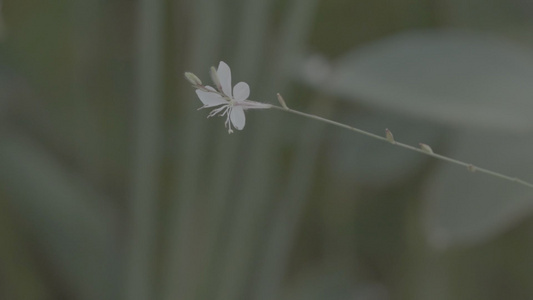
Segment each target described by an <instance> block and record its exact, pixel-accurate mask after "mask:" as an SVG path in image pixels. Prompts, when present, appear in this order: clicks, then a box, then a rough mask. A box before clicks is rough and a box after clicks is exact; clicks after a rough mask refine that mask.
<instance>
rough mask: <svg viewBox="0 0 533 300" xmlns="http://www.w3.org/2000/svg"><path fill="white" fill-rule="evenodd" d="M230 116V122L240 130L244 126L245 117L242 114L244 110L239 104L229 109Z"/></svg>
mask: <svg viewBox="0 0 533 300" xmlns="http://www.w3.org/2000/svg"><path fill="white" fill-rule="evenodd" d="M230 118H231V124H233V126H235V128H237V129H239V130H242V129H243V128H244V124H245V123H246V117H245V116H244V110H243V109H242V107H240V106H234V107H233V108H232V109H231V113H230Z"/></svg>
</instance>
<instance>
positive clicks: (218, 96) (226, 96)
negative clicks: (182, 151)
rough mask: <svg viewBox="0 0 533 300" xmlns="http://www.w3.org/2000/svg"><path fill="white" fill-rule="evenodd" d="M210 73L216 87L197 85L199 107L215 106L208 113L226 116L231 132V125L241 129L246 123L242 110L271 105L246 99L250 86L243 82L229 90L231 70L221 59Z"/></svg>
mask: <svg viewBox="0 0 533 300" xmlns="http://www.w3.org/2000/svg"><path fill="white" fill-rule="evenodd" d="M212 69H213V72H212V73H211V76H212V77H213V81H215V85H216V86H217V89H215V88H213V87H210V86H201V85H197V86H196V87H197V89H196V94H197V95H198V98H200V101H202V103H203V104H204V106H202V107H200V109H202V108H207V107H217V106H220V107H217V108H215V109H214V110H213V111H211V113H209V115H208V116H207V117H208V118H209V117H212V116H216V115H220V116H226V122H225V125H226V128H228V132H229V133H232V132H233V130H232V125H233V127H235V128H237V129H238V130H242V129H243V128H244V125H245V124H246V117H245V116H244V110H246V109H265V108H270V107H272V106H271V105H270V104H264V103H260V102H255V101H250V100H248V96H250V87H249V86H248V84H247V83H245V82H239V83H237V84H236V85H235V86H234V87H233V93H232V90H231V70H230V68H229V66H228V65H227V64H226V63H225V62H223V61H221V62H220V64H219V65H218V69H217V70H214V68H212Z"/></svg>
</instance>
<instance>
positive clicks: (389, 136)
mask: <svg viewBox="0 0 533 300" xmlns="http://www.w3.org/2000/svg"><path fill="white" fill-rule="evenodd" d="M385 138H386V139H387V141H389V142H390V143H391V144H396V141H394V136H393V135H392V132H390V130H389V129H388V128H386V129H385Z"/></svg>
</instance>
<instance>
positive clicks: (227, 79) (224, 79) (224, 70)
mask: <svg viewBox="0 0 533 300" xmlns="http://www.w3.org/2000/svg"><path fill="white" fill-rule="evenodd" d="M217 75H218V80H220V85H221V86H222V92H224V94H226V96H229V97H230V98H233V97H232V95H231V70H230V68H229V66H228V65H227V64H226V63H225V62H223V61H221V62H220V63H219V64H218V69H217Z"/></svg>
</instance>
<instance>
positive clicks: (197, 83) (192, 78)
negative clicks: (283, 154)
mask: <svg viewBox="0 0 533 300" xmlns="http://www.w3.org/2000/svg"><path fill="white" fill-rule="evenodd" d="M185 78H187V80H188V81H189V82H190V83H191V84H192V85H193V86H195V87H198V86H201V85H202V81H201V80H200V78H198V77H197V76H196V75H194V74H193V73H191V72H185Z"/></svg>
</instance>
